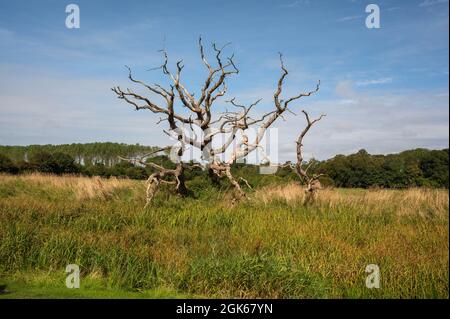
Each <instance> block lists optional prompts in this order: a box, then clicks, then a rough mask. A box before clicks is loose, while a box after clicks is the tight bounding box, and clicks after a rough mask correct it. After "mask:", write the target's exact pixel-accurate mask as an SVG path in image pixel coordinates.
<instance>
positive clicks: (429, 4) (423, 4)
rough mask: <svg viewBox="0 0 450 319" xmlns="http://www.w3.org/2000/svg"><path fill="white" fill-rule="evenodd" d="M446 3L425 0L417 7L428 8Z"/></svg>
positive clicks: (444, 1)
mask: <svg viewBox="0 0 450 319" xmlns="http://www.w3.org/2000/svg"><path fill="white" fill-rule="evenodd" d="M444 3H448V0H425V1H423V2H421V3H420V4H419V7H430V6H434V5H437V4H444Z"/></svg>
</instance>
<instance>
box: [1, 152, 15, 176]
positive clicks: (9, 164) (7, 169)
mask: <svg viewBox="0 0 450 319" xmlns="http://www.w3.org/2000/svg"><path fill="white" fill-rule="evenodd" d="M0 172H2V173H10V174H16V173H17V172H18V168H17V166H16V165H15V164H14V163H13V161H11V160H10V159H9V157H7V156H6V155H3V154H0Z"/></svg>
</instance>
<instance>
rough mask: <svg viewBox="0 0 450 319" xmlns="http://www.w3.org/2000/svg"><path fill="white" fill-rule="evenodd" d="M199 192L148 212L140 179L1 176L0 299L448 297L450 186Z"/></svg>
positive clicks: (160, 201) (165, 200)
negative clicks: (72, 278)
mask: <svg viewBox="0 0 450 319" xmlns="http://www.w3.org/2000/svg"><path fill="white" fill-rule="evenodd" d="M191 188H192V189H193V190H194V193H195V195H196V196H194V197H190V198H187V199H181V198H178V197H176V196H174V195H171V194H170V192H167V191H160V192H159V193H158V195H157V196H156V198H155V201H154V203H153V204H152V205H150V206H149V207H147V208H145V209H144V203H145V198H144V189H145V186H144V183H143V182H141V181H131V180H116V179H109V180H102V179H99V178H81V177H68V176H66V177H53V176H44V175H27V176H20V177H17V176H8V175H0V284H2V283H3V284H7V290H8V291H9V293H5V294H0V298H41V297H50V298H79V297H83V298H178V297H198V298H205V297H206V298H209V297H212V298H219V297H237V298H247V297H248V298H253V297H264V298H265V297H267V298H448V297H449V278H448V274H449V264H448V261H449V259H448V258H449V247H448V243H449V232H448V226H449V225H448V220H449V214H448V199H449V197H448V192H447V191H446V190H428V189H410V190H360V189H332V190H331V189H330V190H323V191H322V192H321V193H320V194H319V200H318V201H317V203H315V204H314V205H311V206H308V207H305V206H303V205H302V199H303V191H302V190H301V188H300V187H299V186H297V185H294V184H288V185H283V186H268V187H265V188H260V189H256V190H255V191H252V192H250V193H249V200H248V201H245V202H241V203H239V204H238V205H236V206H234V207H231V206H230V202H231V200H230V197H229V196H230V195H229V194H228V193H225V192H223V191H218V190H216V189H214V188H212V187H209V188H206V189H203V190H201V188H200V187H198V185H191ZM74 263H75V264H78V265H79V266H80V269H81V287H80V288H79V289H68V288H66V287H65V275H66V274H65V267H66V265H68V264H74ZM368 264H377V265H378V266H379V267H380V278H381V287H380V288H379V289H368V288H367V287H366V286H365V279H366V276H367V275H368V274H367V273H365V267H366V265H368Z"/></svg>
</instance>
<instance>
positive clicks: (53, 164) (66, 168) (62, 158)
mask: <svg viewBox="0 0 450 319" xmlns="http://www.w3.org/2000/svg"><path fill="white" fill-rule="evenodd" d="M30 164H31V167H33V168H34V169H36V170H37V171H39V172H43V173H53V174H58V175H60V174H69V173H78V172H80V168H79V167H78V166H77V165H76V164H75V160H74V159H73V157H71V156H70V155H68V154H65V153H61V152H56V153H48V152H44V151H38V152H36V153H33V154H32V156H31V158H30Z"/></svg>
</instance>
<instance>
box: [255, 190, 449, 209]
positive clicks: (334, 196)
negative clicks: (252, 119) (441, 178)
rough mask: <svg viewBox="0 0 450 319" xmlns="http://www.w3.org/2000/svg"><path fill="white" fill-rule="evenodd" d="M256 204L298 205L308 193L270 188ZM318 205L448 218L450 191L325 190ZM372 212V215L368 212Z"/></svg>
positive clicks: (259, 193) (259, 194)
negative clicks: (275, 201)
mask: <svg viewBox="0 0 450 319" xmlns="http://www.w3.org/2000/svg"><path fill="white" fill-rule="evenodd" d="M253 198H254V200H256V201H261V202H263V203H264V204H265V205H268V204H270V203H271V202H272V201H274V200H280V199H281V200H284V201H286V202H287V203H291V204H292V205H297V204H298V203H300V202H303V201H304V199H305V191H304V188H302V187H301V186H300V185H298V184H295V183H291V184H287V185H282V186H269V187H265V188H262V189H259V190H257V191H256V192H255V194H254V196H253ZM316 204H317V205H325V206H327V207H329V208H336V207H338V206H342V205H345V206H358V207H365V208H370V209H375V210H377V211H378V210H382V209H386V208H388V207H389V208H392V207H395V212H396V213H397V214H399V215H408V214H419V215H423V216H427V215H428V214H430V212H433V214H437V215H440V216H442V217H444V216H448V204H449V195H448V191H447V190H443V189H442V190H436V189H428V188H410V189H404V190H391V189H369V190H363V189H323V190H321V191H319V195H318V198H317V203H316ZM367 212H369V211H367Z"/></svg>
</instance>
